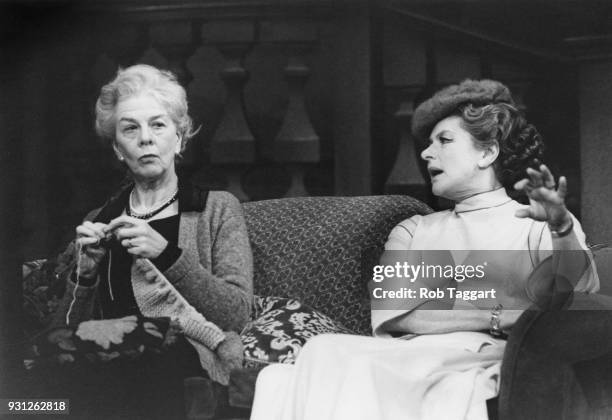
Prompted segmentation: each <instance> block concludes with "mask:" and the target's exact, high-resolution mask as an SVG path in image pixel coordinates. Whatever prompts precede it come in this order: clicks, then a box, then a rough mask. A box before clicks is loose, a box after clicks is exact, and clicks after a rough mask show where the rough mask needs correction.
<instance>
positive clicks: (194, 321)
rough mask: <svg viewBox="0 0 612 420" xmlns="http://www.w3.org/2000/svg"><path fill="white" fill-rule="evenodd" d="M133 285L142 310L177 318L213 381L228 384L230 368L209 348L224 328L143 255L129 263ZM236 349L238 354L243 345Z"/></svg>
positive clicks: (219, 337)
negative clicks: (195, 307)
mask: <svg viewBox="0 0 612 420" xmlns="http://www.w3.org/2000/svg"><path fill="white" fill-rule="evenodd" d="M132 287H133V288H134V297H135V298H136V303H138V307H139V308H140V311H141V312H142V314H143V315H145V316H150V317H162V316H166V317H170V318H172V319H177V320H178V321H179V323H180V325H181V327H182V329H183V333H184V334H185V337H186V338H187V340H188V341H189V342H190V343H191V344H192V345H193V347H194V348H195V349H196V351H197V352H198V356H199V357H200V364H201V365H202V368H203V369H204V370H206V371H207V372H208V374H209V375H210V378H211V379H212V380H213V381H215V382H219V383H221V384H222V385H227V384H228V383H229V368H228V367H227V366H225V364H224V363H223V362H222V361H221V360H220V359H219V357H218V356H217V355H216V354H214V353H213V352H211V350H215V349H216V348H217V347H218V346H219V344H220V343H221V342H222V341H223V340H224V339H225V334H224V333H223V331H222V330H221V329H219V327H217V326H216V325H215V324H213V323H212V322H210V321H207V320H206V319H205V318H204V316H202V314H200V313H199V312H198V311H196V310H195V309H194V307H193V306H191V305H190V304H189V303H188V302H187V300H185V298H183V297H182V296H181V294H180V293H178V291H177V290H176V289H175V288H174V286H173V285H172V284H171V283H170V282H169V281H168V279H167V278H166V277H165V276H164V275H163V274H162V273H160V272H159V270H157V268H156V267H155V265H154V264H153V263H152V262H151V261H150V260H148V259H146V258H139V259H136V260H135V262H134V264H133V265H132ZM237 351H238V356H239V355H240V353H241V352H242V348H240V349H237Z"/></svg>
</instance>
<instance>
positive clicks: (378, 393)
mask: <svg viewBox="0 0 612 420" xmlns="http://www.w3.org/2000/svg"><path fill="white" fill-rule="evenodd" d="M413 134H414V135H415V136H416V137H417V138H418V139H419V140H421V141H423V142H425V143H426V148H425V149H424V150H423V152H422V153H421V158H422V159H424V160H425V161H426V162H427V170H428V172H429V175H430V178H431V185H432V191H433V193H434V194H435V195H436V196H439V197H444V198H446V199H448V200H451V201H452V202H454V204H455V205H454V208H453V209H451V210H446V211H441V212H437V213H432V214H430V215H426V216H421V215H417V216H413V217H411V218H410V219H407V220H405V221H403V222H401V223H400V224H399V225H397V226H396V227H395V228H394V229H393V230H392V231H391V233H390V235H389V238H388V240H387V243H386V245H385V250H386V251H385V253H384V255H383V258H382V259H381V262H384V263H385V264H386V265H394V263H395V262H397V261H399V258H398V257H396V255H397V254H394V251H403V254H402V255H403V256H404V257H405V256H406V255H407V254H406V252H405V251H406V250H408V251H415V252H417V251H419V252H422V251H424V250H448V251H447V252H448V254H449V255H450V257H449V258H452V260H451V262H453V263H454V264H455V266H457V264H462V263H463V264H465V263H466V262H473V263H474V264H476V263H483V262H484V261H481V259H482V258H486V259H487V260H488V261H487V262H485V265H486V264H487V263H488V264H489V265H488V267H487V270H485V272H488V273H489V274H491V275H490V276H487V277H486V278H484V279H475V280H465V281H462V282H461V281H458V280H455V278H457V277H455V278H453V277H451V278H449V279H448V278H444V279H442V281H440V279H436V280H429V279H426V278H425V279H424V278H423V277H421V278H420V279H418V280H416V281H415V282H404V283H403V284H404V285H406V286H407V287H408V288H410V289H412V291H413V292H414V293H415V294H414V295H412V296H408V297H407V298H405V299H403V300H402V301H401V302H402V303H401V304H400V305H397V304H395V302H391V300H392V299H387V300H384V299H383V300H382V301H380V300H378V301H374V300H373V303H372V308H373V310H372V327H373V332H374V336H375V338H368V337H358V336H346V335H324V336H318V337H315V338H313V339H312V340H311V341H310V342H309V343H308V344H307V345H306V346H305V347H304V349H303V350H302V352H301V353H300V355H299V357H298V359H297V362H296V365H295V366H294V367H287V366H271V367H268V368H266V369H264V370H263V371H262V373H261V374H260V377H259V378H258V383H257V388H256V398H255V403H254V407H253V416H252V419H255V420H258V419H264V418H265V419H271V418H278V419H281V418H292V419H397V418H403V419H442V418H443V419H464V418H470V419H486V418H487V407H486V401H487V399H490V398H493V397H495V396H496V395H497V393H498V390H499V374H500V366H501V360H502V357H503V352H504V347H505V340H504V339H503V336H504V334H505V332H506V331H508V330H509V329H510V328H511V327H512V325H513V324H514V323H515V322H516V321H517V319H518V317H519V316H520V315H521V313H522V312H523V310H525V309H527V308H528V307H530V306H532V305H533V304H534V303H535V304H540V305H541V304H551V300H550V299H548V300H547V299H546V297H551V293H550V290H549V286H550V287H552V286H551V283H550V282H549V283H546V282H545V281H544V280H543V279H546V278H551V276H548V277H547V276H532V273H533V272H534V271H535V268H536V267H538V266H540V267H545V269H542V270H544V271H546V270H548V272H549V274H550V273H553V276H552V278H553V279H555V280H557V279H559V278H561V277H560V276H558V274H561V275H563V278H565V279H568V280H567V281H568V282H570V283H571V286H570V287H571V288H573V289H574V290H576V291H580V292H594V291H597V290H598V287H599V281H598V278H597V274H596V271H595V269H594V267H593V265H592V264H591V258H590V254H589V253H588V251H587V247H586V243H585V235H584V233H583V231H582V229H581V227H580V224H579V222H578V220H576V218H575V217H573V216H572V215H571V213H570V212H569V211H568V210H567V208H566V206H565V196H566V193H567V181H566V179H565V178H564V177H561V178H559V180H558V181H557V180H555V178H554V177H553V175H552V174H551V172H550V170H549V169H548V168H547V167H546V166H545V165H542V164H540V163H539V160H540V159H541V157H542V149H543V143H542V139H541V137H540V135H539V133H538V132H537V130H536V128H535V127H534V126H533V125H531V124H529V123H528V122H527V121H526V120H525V117H524V116H523V115H522V113H521V112H520V111H519V110H518V109H517V107H516V105H515V103H514V101H513V99H512V97H511V95H510V92H509V90H508V88H507V87H506V86H504V85H503V84H501V83H499V82H496V81H492V80H482V81H473V80H466V81H464V82H462V83H460V84H458V85H453V86H450V87H448V88H446V89H443V90H441V91H440V92H438V93H436V94H435V95H434V96H433V97H432V98H430V99H428V100H427V101H425V102H424V103H422V104H421V105H420V106H419V107H418V108H417V110H416V112H415V114H414V118H413ZM506 189H515V190H517V191H520V192H523V193H525V194H526V195H527V197H528V198H529V203H530V204H529V205H527V206H525V205H521V204H519V203H518V202H516V201H514V200H513V199H512V198H510V197H509V196H508V194H507V192H506ZM473 250H485V252H481V253H478V252H476V253H475V252H474V251H473ZM564 250H568V251H569V250H573V253H571V255H572V256H573V257H572V258H564V259H562V262H561V263H558V261H559V260H556V262H557V263H558V264H557V265H556V266H555V268H551V266H550V265H546V266H544V265H541V264H540V263H541V262H543V261H545V260H546V258H547V257H548V256H550V255H551V254H552V252H553V251H564ZM489 251H494V252H489ZM569 254H570V253H568V255H569ZM408 255H409V257H408V258H412V257H411V256H410V254H408ZM413 255H417V254H413ZM418 255H420V256H419V257H418V258H419V259H418V260H416V262H417V263H418V262H419V261H421V258H422V255H424V254H418ZM479 256H480V257H481V258H480V259H479ZM565 256H566V254H564V257H565ZM414 258H416V257H414ZM548 261H550V259H549V260H548ZM413 262H414V261H413ZM530 276H531V278H530ZM538 279H539V280H540V281H536V280H538ZM396 280H397V279H396ZM385 281H386V282H387V281H390V279H387V280H385ZM413 281H414V280H413ZM379 284H383V283H379ZM557 286H559V285H557ZM485 288H486V289H487V290H488V291H489V293H488V294H486V295H484V294H482V295H478V292H484V291H485V290H484V289H485ZM423 289H424V290H425V291H426V292H427V291H437V290H441V291H442V293H443V294H444V298H443V299H436V298H434V297H432V295H431V294H428V293H423V294H422V295H421V294H419V292H420V291H421V290H423ZM449 289H453V292H451V291H450V290H449ZM472 291H473V292H475V296H477V298H476V299H474V300H464V299H461V298H460V297H461V296H467V295H465V294H462V292H472ZM449 293H453V295H450V296H449ZM478 296H480V297H478ZM542 296H544V298H545V299H539V298H540V297H542ZM552 298H553V301H552V304H559V302H556V303H555V301H554V299H555V298H558V296H555V295H553V296H552ZM562 303H563V302H561V304H562ZM432 309H434V310H432ZM457 309H465V310H457ZM400 337H401V338H402V339H397V338H400ZM408 338H409V339H408ZM270 391H272V392H270Z"/></svg>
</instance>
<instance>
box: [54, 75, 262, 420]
mask: <svg viewBox="0 0 612 420" xmlns="http://www.w3.org/2000/svg"><path fill="white" fill-rule="evenodd" d="M95 127H96V131H97V133H98V135H99V136H101V137H102V138H103V139H105V140H107V141H108V144H109V146H110V147H112V149H113V151H114V154H115V156H116V158H117V160H118V161H119V162H121V163H122V164H123V166H124V167H125V169H126V171H127V174H128V175H129V179H130V182H129V185H128V186H127V187H125V188H123V189H122V190H121V191H119V192H118V193H117V194H116V195H115V196H113V197H111V198H110V199H109V200H108V201H107V203H106V204H105V205H104V206H103V207H102V208H100V209H96V210H94V211H92V212H91V213H89V214H88V215H87V217H86V218H85V221H84V222H83V223H82V224H81V225H79V226H77V228H76V236H77V239H76V248H77V250H78V251H77V252H78V256H77V263H76V267H75V270H74V273H73V274H72V277H71V279H70V281H69V282H68V285H67V290H66V293H65V295H64V298H63V300H62V303H61V305H60V308H59V309H58V312H57V317H56V319H55V322H54V325H55V326H57V327H61V326H64V327H65V326H69V327H75V328H76V327H77V326H78V325H79V323H81V322H82V321H87V320H90V319H120V320H121V321H122V322H123V324H121V325H124V326H125V325H127V327H126V328H127V330H129V329H130V327H129V325H130V323H133V322H135V319H136V317H135V316H139V315H143V316H146V317H170V318H172V319H175V320H177V321H178V322H179V324H180V326H181V328H182V330H183V332H184V340H181V341H179V343H177V344H176V345H174V347H172V348H171V351H170V354H167V355H166V357H165V358H162V359H160V360H146V361H144V362H142V361H141V364H140V365H139V366H138V368H134V369H141V370H142V369H144V370H147V369H151V371H152V372H153V371H155V369H158V368H159V367H160V366H162V365H164V364H168V365H172V366H175V369H176V370H180V371H174V372H167V369H166V371H164V373H163V374H160V375H157V376H155V375H153V374H151V373H146V374H142V375H141V374H133V373H126V372H125V371H124V370H125V369H126V366H122V367H121V368H120V369H116V372H115V373H116V375H117V377H118V378H117V381H116V384H115V385H114V386H117V387H119V388H120V389H121V388H128V389H129V388H132V389H130V390H129V393H134V394H136V395H138V392H137V391H138V390H141V389H144V388H146V387H149V388H152V386H150V384H148V383H147V382H149V381H152V382H153V383H156V384H157V387H158V388H161V389H165V388H168V387H169V388H172V384H173V383H175V384H176V388H175V389H172V390H171V391H167V392H166V391H159V394H155V393H149V394H147V393H146V392H145V393H143V395H141V397H142V398H143V399H146V400H147V402H146V404H145V403H143V402H142V401H140V404H142V407H140V408H139V411H140V412H141V413H142V412H149V413H150V414H151V413H152V414H151V415H154V416H155V417H160V418H161V417H163V416H164V415H168V413H173V414H172V418H175V417H176V416H179V417H180V409H181V408H182V406H183V401H182V400H183V398H182V380H181V379H182V378H183V377H185V376H208V377H210V378H211V379H212V380H214V381H216V382H218V383H221V384H227V383H228V378H229V370H230V368H232V367H238V366H240V360H241V357H242V346H241V343H240V339H239V337H238V335H237V334H236V332H239V331H240V330H241V329H242V328H243V327H244V325H245V323H246V322H247V320H248V318H249V315H250V305H251V300H252V255H251V249H250V246H249V240H248V235H247V231H246V225H245V221H244V218H243V214H242V210H241V206H240V204H239V202H238V200H236V198H235V197H233V196H232V195H231V194H229V193H226V192H219V191H206V190H202V189H200V188H198V187H196V186H195V185H192V184H191V183H190V182H188V181H187V180H185V179H181V178H179V177H178V176H177V172H176V166H175V165H176V161H177V158H178V157H179V156H180V153H181V152H182V151H183V150H184V148H185V145H186V143H187V141H188V140H189V139H190V138H191V137H192V136H193V135H194V130H193V128H192V121H191V118H190V117H189V115H188V113H187V100H186V93H185V90H184V89H183V88H182V87H181V86H180V85H179V84H178V83H177V81H176V78H175V77H174V75H173V74H172V73H170V72H167V71H161V70H158V69H157V68H154V67H151V66H147V65H135V66H132V67H128V68H126V69H123V70H119V71H118V73H117V75H116V77H115V78H114V79H113V80H112V81H111V82H110V83H108V84H107V85H105V86H103V87H102V89H101V92H100V96H99V98H98V101H97V103H96V124H95ZM83 325H85V327H84V326H83ZM86 326H87V324H81V327H80V328H79V330H80V331H79V330H77V335H79V336H81V338H84V337H85V338H88V337H86V336H89V335H92V333H91V332H88V331H87V328H86ZM127 330H126V331H127ZM93 331H94V333H93V337H89V338H92V339H93V340H96V337H95V331H96V329H95V328H93ZM120 339H121V337H110V338H109V337H106V338H104V337H98V341H99V344H101V345H103V346H104V345H106V346H107V345H108V341H109V340H110V342H116V341H118V340H120ZM104 340H106V342H105V341H104ZM153 365H155V366H153ZM115 367H116V366H115ZM105 369H106V370H109V369H110V370H112V369H113V366H112V364H109V366H107V367H105ZM161 369H162V370H163V369H164V368H163V366H162V367H161ZM127 370H128V371H131V368H128V369H127ZM164 375H170V376H172V378H167V377H164ZM106 376H109V375H106ZM128 377H129V378H128ZM174 379H177V380H176V381H175V380H174ZM83 380H84V381H91V380H92V378H90V379H85V378H84V379H83ZM111 386H112V385H106V386H104V385H103V386H102V387H103V388H105V390H104V391H100V392H101V393H103V392H106V391H109V389H108V388H109V387H111ZM75 398H77V397H75ZM91 404H93V402H92V403H91ZM126 404H130V403H129V402H127V403H126ZM147 406H149V407H158V408H159V410H161V411H159V410H158V409H152V410H149V411H147V410H146V407H147ZM167 407H171V409H170V410H167V412H166V414H163V412H164V409H166V408H167ZM177 407H178V408H177ZM90 408H91V407H90ZM177 410H178V411H177ZM144 416H145V417H146V415H144ZM166 418H168V417H166Z"/></svg>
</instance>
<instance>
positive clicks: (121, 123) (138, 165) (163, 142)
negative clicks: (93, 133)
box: [113, 93, 181, 181]
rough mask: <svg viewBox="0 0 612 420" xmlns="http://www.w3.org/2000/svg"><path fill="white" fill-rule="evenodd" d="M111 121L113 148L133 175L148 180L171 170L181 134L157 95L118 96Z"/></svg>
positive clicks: (179, 147) (172, 169)
mask: <svg viewBox="0 0 612 420" xmlns="http://www.w3.org/2000/svg"><path fill="white" fill-rule="evenodd" d="M115 121H116V123H115V143H114V145H113V148H114V149H115V153H116V154H117V157H118V158H119V160H122V161H123V162H125V164H126V165H127V167H128V169H129V170H130V172H132V174H133V176H134V178H135V179H137V180H143V181H150V180H154V179H157V178H161V177H163V176H164V175H165V174H167V173H168V171H174V157H175V155H176V154H177V153H179V152H180V150H181V138H180V135H179V134H178V131H177V127H176V125H175V124H174V122H173V121H172V118H170V116H169V114H168V112H167V111H166V109H165V108H164V107H163V106H162V105H161V104H160V103H159V101H158V100H157V99H155V98H154V97H153V96H152V95H149V94H146V93H143V94H140V95H137V96H132V97H128V98H125V99H122V100H120V101H119V102H118V103H117V107H116V109H115Z"/></svg>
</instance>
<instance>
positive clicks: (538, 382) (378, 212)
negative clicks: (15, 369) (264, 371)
mask: <svg viewBox="0 0 612 420" xmlns="http://www.w3.org/2000/svg"><path fill="white" fill-rule="evenodd" d="M243 208H244V212H245V217H246V222H247V226H248V230H249V236H250V240H251V245H252V249H253V256H254V286H255V293H256V295H258V296H284V297H291V298H295V299H298V300H299V301H300V302H302V303H304V304H306V305H308V306H310V307H312V308H314V309H316V310H318V311H321V312H322V313H324V314H326V315H327V316H329V317H330V318H331V319H333V320H334V321H335V322H337V323H338V324H339V325H342V326H343V327H344V328H346V329H349V330H351V331H353V332H354V333H356V334H363V335H369V334H370V333H371V328H370V319H369V310H370V304H369V299H368V292H367V280H368V278H367V273H371V266H372V265H374V264H375V263H376V261H377V258H378V256H379V255H380V253H381V252H382V249H383V245H384V242H385V240H386V238H387V235H388V233H389V232H390V230H391V229H392V228H393V226H395V225H396V224H397V223H399V222H400V221H401V220H403V219H406V218H408V217H410V216H412V215H414V214H427V213H430V212H431V211H432V210H431V209H430V208H429V207H428V206H426V205H425V204H423V203H421V202H419V201H418V200H415V199H413V198H411V197H408V196H397V195H395V196H367V197H304V198H285V199H275V200H265V201H257V202H248V203H244V204H243ZM39 294H40V293H39ZM43 295H44V294H43ZM45 297H46V298H50V297H49V296H43V299H44V298H45ZM26 299H32V297H31V296H26ZM34 299H40V296H39V297H37V298H34ZM29 304H30V305H31V302H30V303H29ZM52 306H53V305H52V304H50V305H49V307H50V308H51V309H50V310H52ZM607 308H608V307H607V306H606V305H605V304H603V305H602V306H601V309H602V310H600V311H574V312H572V313H568V312H564V313H551V314H549V313H541V312H537V311H528V312H526V313H525V314H524V315H523V317H522V318H521V319H520V320H519V322H518V324H517V327H516V328H515V329H513V331H512V333H511V334H510V336H509V338H508V351H507V352H506V355H505V359H504V362H503V365H502V371H503V374H502V384H501V392H500V397H499V398H498V399H496V400H491V401H490V404H489V414H490V418H500V419H512V418H524V416H523V415H522V414H523V413H525V412H530V413H532V414H533V415H534V416H535V417H530V418H578V417H575V415H576V414H577V413H578V414H580V415H581V417H580V418H588V417H583V416H582V415H589V416H591V417H592V418H607V417H605V416H603V415H602V414H601V413H605V414H610V413H611V412H612V411H611V410H612V357H611V355H612V316H611V314H612V311H609V310H607ZM43 312H44V311H43ZM39 317H41V318H44V317H45V314H42V315H41V314H39ZM41 322H42V321H41ZM585 323H588V324H589V325H594V326H595V327H596V332H594V333H595V334H597V335H598V342H599V343H600V345H598V346H595V348H592V349H590V350H589V351H588V352H583V351H581V350H580V349H579V350H577V351H574V352H573V355H572V357H571V358H568V359H564V358H563V357H557V358H551V357H550V354H551V353H552V354H554V353H555V350H554V349H552V348H551V347H550V344H556V345H559V346H567V345H568V340H569V341H570V342H576V341H584V342H585V345H588V344H591V343H592V342H593V337H592V335H591V330H590V329H586V328H583V326H584V325H585ZM565 324H568V325H570V327H568V328H560V327H559V326H560V325H565ZM569 333H571V334H572V335H568V334H569ZM583 336H584V338H583ZM541 339H543V340H546V343H548V344H549V345H546V346H544V345H542V343H541ZM602 343H603V344H602ZM581 354H583V355H585V357H581V356H580V355H581ZM543 359H546V360H547V362H548V363H547V364H546V366H545V368H542V365H541V363H540V362H541V361H542V360H543ZM263 366H265V364H262V365H261V366H259V367H245V368H243V369H237V370H234V371H233V372H232V375H231V379H230V385H229V386H228V387H227V388H223V387H219V386H217V385H216V384H213V383H211V382H210V381H208V380H207V379H205V378H189V379H187V380H186V381H185V388H186V395H187V399H188V401H187V404H188V407H187V415H188V417H189V418H192V419H208V418H234V419H237V418H248V415H249V408H250V405H251V403H252V398H253V392H254V384H255V379H256V377H257V373H258V371H259V370H260V369H261V367H263ZM541 368H542V369H541ZM551 372H556V373H559V372H563V373H562V374H558V375H556V376H555V377H554V378H552V379H551V377H550V374H551ZM553 382H554V383H553ZM543 389H545V390H547V392H541V391H542V390H543ZM536 391H538V392H536ZM536 396H537V398H536ZM538 399H540V400H538ZM558 401H565V402H566V404H565V406H566V407H564V408H563V409H562V410H556V411H554V410H553V411H551V410H547V409H546V407H547V406H548V405H550V406H551V407H552V406H555V407H556V406H558V405H559V404H558ZM534 407H544V408H542V409H539V410H538V409H535V408H534ZM529 410H531V411H529ZM553 412H554V414H555V416H548V415H549V414H551V413H553ZM547 416H548V417H547ZM596 416H602V417H596Z"/></svg>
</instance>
